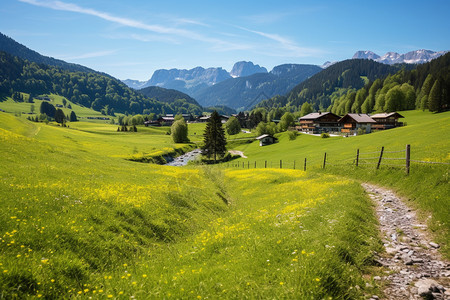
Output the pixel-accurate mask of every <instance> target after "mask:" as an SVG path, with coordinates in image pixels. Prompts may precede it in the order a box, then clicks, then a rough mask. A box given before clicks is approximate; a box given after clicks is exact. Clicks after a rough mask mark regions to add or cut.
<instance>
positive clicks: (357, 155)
mask: <svg viewBox="0 0 450 300" xmlns="http://www.w3.org/2000/svg"><path fill="white" fill-rule="evenodd" d="M358 163H359V149H357V150H356V166H358Z"/></svg>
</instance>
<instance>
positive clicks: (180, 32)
mask: <svg viewBox="0 0 450 300" xmlns="http://www.w3.org/2000/svg"><path fill="white" fill-rule="evenodd" d="M18 1H20V2H24V3H28V4H31V5H35V6H40V7H46V8H50V9H53V10H61V11H70V12H76V13H81V14H85V15H90V16H95V17H98V18H100V19H103V20H106V21H109V22H113V23H115V24H119V25H122V26H126V27H131V28H137V29H142V30H146V31H149V32H153V33H155V34H160V35H161V36H163V38H160V39H159V40H160V41H161V40H164V39H165V40H167V41H169V42H171V43H180V41H177V40H176V39H175V37H178V38H184V39H190V40H195V41H200V42H205V43H209V44H211V45H212V46H211V47H210V49H213V50H214V49H220V50H221V51H226V50H224V49H227V50H235V49H248V47H245V46H244V45H242V44H241V43H233V42H228V41H225V40H220V39H217V38H211V37H208V36H205V35H203V34H200V33H197V32H195V31H192V30H186V29H179V28H173V27H168V26H162V25H155V24H146V23H143V22H140V21H136V20H132V19H129V18H122V17H117V16H113V15H111V14H109V13H106V12H102V11H98V10H94V9H90V8H84V7H81V6H78V5H76V4H73V3H66V2H62V1H58V0H18ZM176 20H177V23H184V24H195V25H201V26H204V27H209V25H207V24H205V23H202V22H199V21H195V20H190V19H176ZM169 36H172V37H169ZM132 38H134V39H137V40H141V41H154V40H156V37H155V36H154V37H150V36H147V37H146V36H144V35H137V34H135V35H134V36H132Z"/></svg>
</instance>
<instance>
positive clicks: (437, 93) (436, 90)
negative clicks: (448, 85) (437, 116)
mask: <svg viewBox="0 0 450 300" xmlns="http://www.w3.org/2000/svg"><path fill="white" fill-rule="evenodd" d="M441 98H442V97H441V80H440V78H438V79H437V80H436V81H435V82H434V84H433V87H432V88H431V91H430V94H429V95H428V108H429V109H430V111H434V112H438V111H440V110H441Z"/></svg>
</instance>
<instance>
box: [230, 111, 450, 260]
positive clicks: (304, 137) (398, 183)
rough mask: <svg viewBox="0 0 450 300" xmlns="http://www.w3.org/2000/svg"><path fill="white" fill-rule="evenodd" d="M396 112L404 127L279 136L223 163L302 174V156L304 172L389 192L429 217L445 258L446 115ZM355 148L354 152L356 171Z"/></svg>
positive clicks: (448, 192) (449, 138) (448, 189)
mask: <svg viewBox="0 0 450 300" xmlns="http://www.w3.org/2000/svg"><path fill="white" fill-rule="evenodd" d="M401 114H402V115H403V116H404V117H405V119H401V121H404V122H406V123H407V125H406V126H404V127H400V128H395V129H391V130H387V131H379V132H374V133H371V134H366V135H361V136H352V137H346V138H345V137H330V138H321V137H319V136H312V135H308V134H300V135H299V136H297V138H296V139H295V140H289V137H288V135H287V133H282V134H279V135H278V136H277V137H278V138H279V143H276V144H273V145H270V146H264V147H260V146H259V144H258V143H251V144H244V145H240V146H237V147H236V149H237V150H241V151H243V152H244V154H245V155H246V156H247V157H248V158H246V159H244V158H239V159H238V160H237V161H236V163H235V164H232V163H230V164H229V165H230V166H231V165H234V166H235V168H252V167H253V168H254V166H255V162H256V166H257V167H258V168H264V167H265V165H266V161H267V166H268V167H271V166H272V167H276V168H279V167H280V160H281V161H282V167H283V168H294V164H295V168H296V169H302V170H303V168H304V160H305V158H306V161H307V170H309V171H311V172H318V173H320V174H330V173H331V174H335V175H339V176H345V177H346V178H353V179H354V180H357V181H359V182H373V183H377V184H379V185H382V186H386V187H389V188H392V189H394V190H395V191H396V192H397V193H399V194H400V195H401V196H404V197H405V198H406V199H408V202H410V204H411V205H412V206H413V207H415V208H418V209H420V211H419V212H420V214H421V215H422V219H423V220H428V219H430V220H429V222H428V225H429V227H430V229H431V230H432V232H433V233H435V238H436V239H437V240H438V241H439V242H440V243H441V245H442V246H443V247H442V248H443V250H442V251H443V253H444V254H445V255H446V256H447V257H450V247H449V246H450V245H449V233H450V223H449V222H448V220H450V209H449V207H450V205H449V201H448V199H449V196H450V185H449V166H450V132H449V124H450V112H445V113H440V114H433V113H429V112H423V111H404V112H401ZM407 144H409V145H410V147H411V160H413V161H412V162H411V167H410V174H409V175H406V173H405V164H406V162H405V155H406V153H405V149H406V145H407ZM381 147H384V151H385V153H384V155H383V157H384V159H382V161H381V164H380V168H379V169H378V170H377V169H376V167H377V162H378V159H379V155H380V150H381ZM357 149H359V151H360V157H359V166H358V167H356V154H357ZM325 152H326V155H327V156H326V164H325V169H323V161H324V154H325ZM414 160H415V161H419V162H414ZM425 162H428V163H425ZM431 162H435V163H431ZM436 163H437V164H436ZM236 165H238V166H236Z"/></svg>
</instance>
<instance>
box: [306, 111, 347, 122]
mask: <svg viewBox="0 0 450 300" xmlns="http://www.w3.org/2000/svg"><path fill="white" fill-rule="evenodd" d="M330 114H331V115H332V116H335V117H336V119H339V118H340V117H339V116H338V115H335V114H333V113H331V112H316V113H310V114H307V115H306V116H303V117H301V118H300V121H301V120H317V119H320V118H322V117H324V116H326V115H330Z"/></svg>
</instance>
